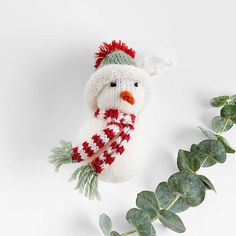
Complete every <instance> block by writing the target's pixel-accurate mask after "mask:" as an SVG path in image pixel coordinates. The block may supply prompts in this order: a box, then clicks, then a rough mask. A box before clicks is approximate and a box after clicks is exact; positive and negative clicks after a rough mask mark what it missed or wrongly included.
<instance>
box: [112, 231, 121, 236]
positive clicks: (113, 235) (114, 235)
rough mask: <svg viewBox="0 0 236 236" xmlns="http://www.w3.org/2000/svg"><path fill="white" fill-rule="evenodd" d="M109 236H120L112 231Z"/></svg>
mask: <svg viewBox="0 0 236 236" xmlns="http://www.w3.org/2000/svg"><path fill="white" fill-rule="evenodd" d="M110 236H121V235H120V234H119V233H117V232H116V231H112V232H111V233H110Z"/></svg>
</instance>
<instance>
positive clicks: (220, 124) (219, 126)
mask: <svg viewBox="0 0 236 236" xmlns="http://www.w3.org/2000/svg"><path fill="white" fill-rule="evenodd" d="M233 125H234V123H233V122H232V121H231V120H230V119H228V118H224V117H222V116H216V117H214V118H213V119H212V123H211V126H212V129H213V130H214V131H215V132H216V133H223V132H226V131H228V130H230V129H231V128H232V127H233Z"/></svg>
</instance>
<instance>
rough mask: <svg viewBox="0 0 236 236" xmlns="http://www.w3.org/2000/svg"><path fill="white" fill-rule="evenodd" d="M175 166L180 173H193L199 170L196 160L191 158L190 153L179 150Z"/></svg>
mask: <svg viewBox="0 0 236 236" xmlns="http://www.w3.org/2000/svg"><path fill="white" fill-rule="evenodd" d="M177 166H178V168H179V170H180V171H188V172H190V173H195V172H196V171H197V170H198V169H199V167H200V164H199V161H198V160H197V159H196V158H192V156H191V153H190V152H188V151H185V150H182V149H180V150H179V152H178V158H177Z"/></svg>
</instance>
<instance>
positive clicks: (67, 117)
mask: <svg viewBox="0 0 236 236" xmlns="http://www.w3.org/2000/svg"><path fill="white" fill-rule="evenodd" d="M91 48H92V46H91V45H86V44H85V45H83V47H82V48H80V49H78V48H69V49H68V50H67V51H65V50H64V52H63V53H61V54H60V56H58V55H50V56H49V58H47V60H45V62H41V63H38V64H39V66H36V67H35V68H32V69H31V74H32V75H30V76H34V83H33V84H31V85H30V88H29V89H30V90H31V92H30V93H29V95H28V97H27V105H26V109H27V111H26V112H25V114H24V117H22V119H24V122H23V123H25V127H24V140H21V142H22V143H23V145H21V151H22V152H23V153H24V155H22V158H29V156H30V158H32V156H31V155H25V153H27V152H28V153H33V152H35V150H37V153H40V154H41V155H45V154H46V153H48V150H50V149H51V147H53V146H55V144H56V143H57V142H58V141H59V140H61V139H69V140H70V139H71V137H74V136H75V135H76V132H77V130H78V128H79V127H78V124H79V123H81V122H82V121H83V120H84V119H85V115H84V114H85V112H81V111H85V110H86V106H85V104H84V99H83V89H84V86H85V83H86V81H87V79H88V77H89V76H90V74H91V73H92V71H93V65H92V62H93V60H92V58H91V57H92V55H91V54H90V53H88V51H89V50H90V49H91ZM88 62H89V63H88ZM34 64H37V62H35V63H34ZM23 148H25V150H23ZM21 161H22V160H21Z"/></svg>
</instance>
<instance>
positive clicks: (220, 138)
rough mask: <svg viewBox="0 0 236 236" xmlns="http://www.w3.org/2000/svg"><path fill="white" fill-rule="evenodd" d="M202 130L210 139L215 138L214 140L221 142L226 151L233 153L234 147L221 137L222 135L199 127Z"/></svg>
mask: <svg viewBox="0 0 236 236" xmlns="http://www.w3.org/2000/svg"><path fill="white" fill-rule="evenodd" d="M199 128H200V129H201V130H202V132H203V133H204V134H205V135H206V136H207V137H208V138H210V139H215V140H218V141H219V142H220V143H221V144H223V146H224V148H225V151H226V152H227V153H235V150H234V148H233V147H232V146H231V145H230V144H229V142H228V141H227V140H226V139H225V138H224V137H223V136H220V135H218V134H214V133H212V132H211V131H209V130H207V129H204V128H202V127H199Z"/></svg>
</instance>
